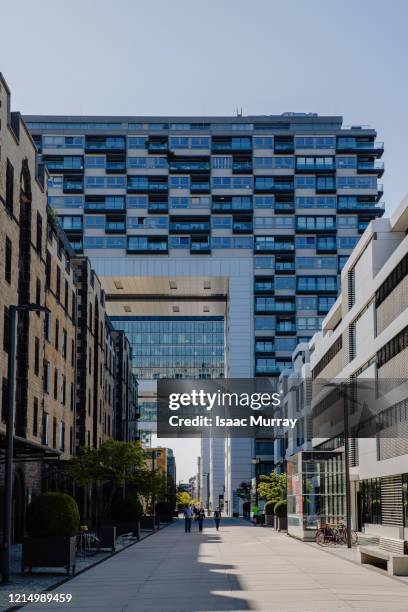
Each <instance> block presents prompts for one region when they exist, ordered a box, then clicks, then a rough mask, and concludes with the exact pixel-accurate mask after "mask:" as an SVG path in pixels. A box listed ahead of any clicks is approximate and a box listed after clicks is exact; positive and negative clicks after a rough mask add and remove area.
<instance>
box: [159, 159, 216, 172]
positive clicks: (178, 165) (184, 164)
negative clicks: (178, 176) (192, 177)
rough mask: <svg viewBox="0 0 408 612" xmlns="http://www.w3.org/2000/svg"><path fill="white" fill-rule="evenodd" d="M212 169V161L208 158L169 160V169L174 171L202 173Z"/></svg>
mask: <svg viewBox="0 0 408 612" xmlns="http://www.w3.org/2000/svg"><path fill="white" fill-rule="evenodd" d="M210 170H211V166H210V162H209V160H208V158H206V159H194V158H183V159H172V160H170V161H169V171H170V172H174V173H187V174H193V173H195V174H200V173H202V172H204V173H208V172H210Z"/></svg>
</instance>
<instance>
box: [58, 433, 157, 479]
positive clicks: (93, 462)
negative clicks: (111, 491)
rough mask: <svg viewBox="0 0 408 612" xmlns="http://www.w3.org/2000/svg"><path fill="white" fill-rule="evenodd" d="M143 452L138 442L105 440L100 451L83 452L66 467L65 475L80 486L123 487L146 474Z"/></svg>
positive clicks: (84, 450) (89, 450) (84, 449)
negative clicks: (112, 485) (109, 484)
mask: <svg viewBox="0 0 408 612" xmlns="http://www.w3.org/2000/svg"><path fill="white" fill-rule="evenodd" d="M146 458H147V455H146V452H145V451H144V449H143V448H142V447H141V445H140V443H139V442H134V443H129V442H120V441H119V440H107V441H106V442H104V443H103V444H101V446H100V447H99V448H83V449H81V452H80V454H79V455H78V456H77V457H74V458H73V459H71V461H70V462H69V463H68V465H67V468H66V470H67V473H68V474H69V475H70V476H71V477H72V478H73V479H74V480H75V482H76V483H77V484H78V485H80V486H85V485H87V484H92V483H95V484H96V483H99V484H105V483H112V484H114V485H116V486H117V487H123V486H124V485H125V483H126V482H132V481H134V482H135V481H137V480H140V479H141V478H143V476H144V475H145V473H146V469H145V464H146Z"/></svg>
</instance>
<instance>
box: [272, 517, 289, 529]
mask: <svg viewBox="0 0 408 612" xmlns="http://www.w3.org/2000/svg"><path fill="white" fill-rule="evenodd" d="M287 528H288V517H287V516H282V517H278V516H275V529H276V530H277V531H282V530H283V531H285V530H286V529H287Z"/></svg>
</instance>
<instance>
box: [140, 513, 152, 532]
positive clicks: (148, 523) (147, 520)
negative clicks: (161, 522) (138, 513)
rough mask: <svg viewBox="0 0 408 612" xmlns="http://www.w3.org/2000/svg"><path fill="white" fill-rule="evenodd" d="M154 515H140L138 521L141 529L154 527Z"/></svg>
mask: <svg viewBox="0 0 408 612" xmlns="http://www.w3.org/2000/svg"><path fill="white" fill-rule="evenodd" d="M154 526H155V525H154V516H142V519H141V521H140V527H141V529H154Z"/></svg>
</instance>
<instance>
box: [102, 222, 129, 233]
mask: <svg viewBox="0 0 408 612" xmlns="http://www.w3.org/2000/svg"><path fill="white" fill-rule="evenodd" d="M105 232H106V233H107V234H126V222H125V221H106V224H105Z"/></svg>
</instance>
